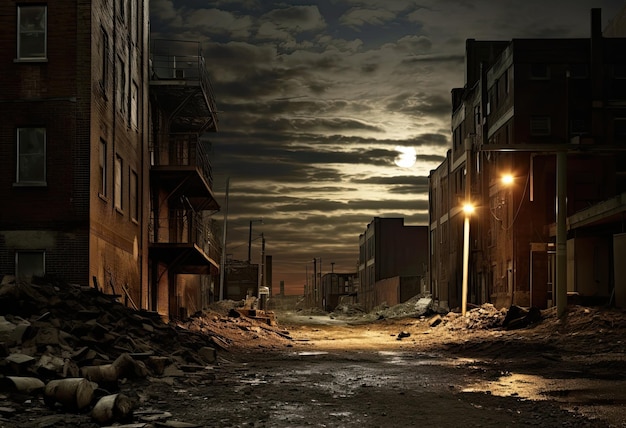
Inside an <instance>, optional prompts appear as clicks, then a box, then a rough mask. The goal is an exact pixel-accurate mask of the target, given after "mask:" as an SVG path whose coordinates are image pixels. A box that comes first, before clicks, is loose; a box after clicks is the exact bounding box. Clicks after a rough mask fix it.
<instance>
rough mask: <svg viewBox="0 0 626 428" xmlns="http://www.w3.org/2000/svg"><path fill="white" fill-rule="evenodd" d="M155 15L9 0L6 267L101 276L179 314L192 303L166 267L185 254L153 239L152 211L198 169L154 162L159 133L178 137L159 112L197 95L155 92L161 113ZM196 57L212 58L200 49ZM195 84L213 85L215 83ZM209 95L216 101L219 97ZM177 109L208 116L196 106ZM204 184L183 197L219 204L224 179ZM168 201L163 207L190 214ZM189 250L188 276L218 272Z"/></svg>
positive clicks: (128, 297)
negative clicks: (152, 27) (217, 192)
mask: <svg viewBox="0 0 626 428" xmlns="http://www.w3.org/2000/svg"><path fill="white" fill-rule="evenodd" d="M148 14H149V11H148V3H147V2H145V1H143V0H133V1H123V2H122V1H103V0H93V1H83V0H58V1H54V2H41V1H37V2H35V1H28V0H27V1H20V2H16V1H12V0H10V1H6V2H2V4H1V5H0V24H1V29H0V33H1V34H2V37H0V68H1V69H2V70H3V73H2V74H3V79H2V81H1V82H0V85H2V88H1V90H0V113H1V114H2V117H3V120H2V121H1V122H0V163H1V164H0V198H1V199H2V201H3V203H4V208H3V209H2V215H0V273H1V274H15V275H16V276H17V277H18V278H19V279H28V278H30V277H31V276H33V275H44V274H45V275H52V276H56V277H59V278H61V279H63V280H67V281H70V282H73V283H79V284H84V285H87V284H98V286H99V287H101V288H102V290H103V291H104V292H106V293H115V294H118V295H120V296H121V298H122V299H123V300H124V301H125V302H126V303H127V304H128V305H131V306H135V307H138V308H145V309H151V310H157V309H158V310H159V311H160V312H161V313H163V314H164V315H170V314H176V313H178V306H179V304H180V302H176V303H172V302H173V301H174V300H175V297H176V296H178V295H180V294H181V293H180V290H178V289H177V287H178V286H177V284H176V280H177V278H176V277H174V279H172V276H171V275H169V274H168V275H166V274H165V273H164V272H168V273H169V272H172V271H173V270H171V269H170V270H168V268H169V267H170V266H169V265H168V264H167V263H168V262H171V260H169V259H168V257H170V256H171V255H172V254H174V253H172V252H170V253H168V254H166V255H163V252H164V251H167V250H164V251H161V248H157V247H158V246H157V245H155V244H156V243H157V242H161V241H158V240H155V239H154V236H153V235H152V234H153V233H156V232H155V225H156V223H154V222H152V223H151V217H152V214H153V213H154V212H155V211H154V210H151V209H149V207H150V206H151V203H152V202H153V201H154V200H155V199H156V198H157V196H156V195H162V194H163V192H165V191H167V189H168V187H167V186H172V187H173V186H175V184H172V183H173V182H174V181H175V180H177V179H178V180H181V181H183V180H184V179H183V178H181V177H180V174H181V173H180V171H178V172H176V171H174V172H171V174H172V175H174V176H175V177H174V178H171V176H168V175H167V174H168V173H167V172H165V171H162V170H158V171H157V169H158V168H153V170H152V171H151V165H159V166H161V165H163V163H162V162H156V164H155V162H154V160H155V159H156V158H155V156H154V155H155V153H157V152H155V151H154V150H149V147H151V145H150V143H151V142H154V141H155V140H158V141H159V144H158V147H160V148H162V147H165V146H166V145H167V144H168V143H169V141H171V138H170V137H169V129H168V128H167V127H166V126H164V125H162V124H161V123H159V121H158V120H157V119H156V118H160V117H163V115H164V114H167V110H166V109H167V108H171V106H170V105H169V104H168V102H170V103H175V102H176V100H177V98H176V97H177V96H178V97H179V98H178V99H180V98H181V97H183V96H185V95H186V94H185V95H183V94H182V91H183V90H182V89H180V88H178V91H179V93H178V94H177V95H174V96H172V98H168V96H169V94H165V93H164V92H165V90H164V91H162V93H161V94H159V98H158V102H155V99H154V97H152V111H151V108H150V106H151V98H150V96H149V94H150V82H151V78H153V77H154V74H153V73H151V72H150V71H151V69H152V67H151V66H150V62H149V61H150V55H149V54H150V49H149V46H148V40H149V37H148V28H149V26H148V24H149V17H148ZM194 55H195V57H200V55H199V54H198V52H197V51H196V52H195V54H194ZM199 61H201V60H197V61H196V64H199ZM202 66H204V64H203V63H202ZM205 71H206V70H205ZM197 75H198V73H196V76H197ZM176 77H177V79H173V80H174V83H177V82H178V86H182V84H180V80H181V78H182V76H176ZM188 80H189V81H190V84H189V85H188V86H193V87H195V88H196V90H199V91H200V92H201V93H203V94H204V95H206V91H207V90H208V89H207V88H208V87H209V86H208V85H207V84H206V82H203V84H200V83H198V81H199V79H198V78H197V77H194V76H191V78H189V79H188ZM198 88H200V89H198ZM170 89H171V88H170ZM202 91H204V92H202ZM174 92H175V90H172V91H170V93H174ZM204 98H205V105H206V104H207V101H206V99H211V100H212V98H211V97H210V96H206V97H204ZM194 107H195V104H194ZM206 109H207V108H206V107H205V110H206ZM212 111H214V109H213V110H212ZM177 114H178V116H177V117H178V118H180V117H182V116H186V117H185V118H186V119H187V118H189V117H191V116H193V115H194V114H200V115H201V118H200V119H206V116H207V114H206V113H205V112H204V111H202V110H200V113H198V110H191V111H190V110H188V109H185V108H182V109H181V110H179V111H178V112H177ZM174 119H176V118H174ZM213 119H214V118H213V117H211V121H208V120H205V121H204V125H203V126H201V127H199V126H196V124H195V122H194V123H193V124H190V125H189V128H186V129H180V132H182V133H185V132H191V131H193V132H194V133H195V135H196V136H197V135H199V134H201V133H202V132H204V131H206V130H214V129H215V121H214V120H213ZM170 123H172V122H170ZM181 128H182V127H181ZM190 129H191V131H190ZM177 131H178V129H177ZM157 134H158V138H156V137H157ZM163 135H166V137H163ZM189 140H192V139H191V138H188V139H187V141H189ZM182 145H183V146H184V144H182ZM152 147H156V145H153V146H152ZM177 150H178V152H179V153H181V152H183V151H184V150H186V148H180V149H179V148H178V147H177ZM189 151H191V150H189ZM171 152H173V150H172V151H171ZM194 153H197V151H196V152H194ZM158 154H160V153H158ZM193 159H194V161H195V159H196V158H193ZM185 168H186V169H188V170H189V169H194V171H195V174H196V176H197V175H200V174H199V173H198V172H197V170H198V169H197V168H196V165H195V164H194V165H192V167H190V166H189V164H188V165H185V166H184V167H182V166H181V167H180V169H185ZM171 169H173V170H176V168H171ZM177 173H178V174H179V175H178V176H176V174H177ZM189 175H191V176H192V177H191V178H190V179H189V180H185V182H186V183H192V184H195V183H196V181H197V177H196V176H194V173H193V172H190V173H189ZM153 178H156V179H157V180H153V181H154V187H152V191H151V180H152V179H153ZM170 179H171V180H170ZM202 185H204V188H203V189H202V190H198V193H202V194H201V195H200V196H199V199H197V198H196V197H197V196H198V195H197V194H196V193H193V192H190V191H189V192H187V191H186V190H187V189H185V193H184V194H182V193H176V192H170V193H171V194H170V196H175V197H178V198H179V200H180V201H184V202H185V203H187V202H189V203H191V205H192V206H193V207H194V208H195V211H196V212H201V211H202V209H201V208H204V209H209V210H213V209H218V207H217V204H216V203H214V198H213V196H212V194H211V193H210V191H208V190H207V189H206V188H207V187H209V186H210V182H208V183H207V182H206V181H205V182H203V183H202ZM172 187H170V188H169V189H170V190H171V189H172ZM183 187H184V186H180V188H181V189H182V188H183ZM200 187H201V186H200ZM164 189H165V190H164ZM194 190H195V189H194ZM183 196H184V197H183ZM166 199H167V198H165V197H162V198H161V199H160V201H159V207H167V209H168V212H176V208H178V207H177V206H174V205H168V203H167V202H163V201H165V200H166ZM207 200H210V202H207ZM181 203H182V202H181ZM159 215H160V212H159ZM175 219H176V216H175V215H174V217H172V218H171V222H170V224H174V223H175ZM186 220H187V219H183V220H181V221H180V222H179V223H178V224H179V225H181V224H182V222H183V221H186ZM161 225H162V224H161ZM185 227H186V226H185ZM181 228H182V229H184V227H182V226H181ZM179 229H180V228H179ZM182 234H183V232H181V234H180V235H182ZM161 236H162V235H161ZM174 242H176V241H174ZM185 246H187V247H188V246H189V245H187V244H185V245H179V247H185ZM180 251H181V252H182V251H183V249H182V248H180ZM176 260H177V261H178V262H179V264H178V265H177V267H176V273H177V274H178V273H179V274H186V273H194V274H196V273H205V272H207V271H208V270H209V269H197V266H198V262H196V263H194V262H193V261H190V259H188V258H187V259H186V258H185V257H184V256H180V257H178V258H177V259H176ZM182 260H187V261H190V262H189V263H188V264H184V265H183V264H181V263H180V262H181V261H182ZM202 262H204V265H203V267H206V264H211V263H210V262H208V261H206V260H202ZM164 266H165V267H164ZM213 272H214V271H213ZM164 282H165V285H163V284H164Z"/></svg>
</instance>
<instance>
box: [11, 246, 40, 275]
mask: <svg viewBox="0 0 626 428" xmlns="http://www.w3.org/2000/svg"><path fill="white" fill-rule="evenodd" d="M45 266H46V253H45V252H44V251H17V252H16V253H15V277H16V278H18V279H19V280H24V281H30V280H31V279H32V278H33V276H44V275H45V273H46V269H45Z"/></svg>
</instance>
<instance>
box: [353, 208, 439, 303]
mask: <svg viewBox="0 0 626 428" xmlns="http://www.w3.org/2000/svg"><path fill="white" fill-rule="evenodd" d="M427 266H428V226H405V225H404V219H403V218H381V217H375V218H374V219H373V220H372V222H371V223H370V224H368V226H367V229H366V231H365V232H364V233H362V234H361V235H360V236H359V283H360V285H359V303H360V304H362V305H363V307H364V308H365V309H366V310H371V309H372V308H374V307H375V306H378V305H381V304H383V303H386V304H387V305H390V306H391V305H395V304H398V303H402V302H405V301H406V300H408V299H410V298H411V297H413V296H415V295H417V294H419V293H420V292H421V291H422V289H421V284H422V281H423V280H424V279H425V278H426V276H427Z"/></svg>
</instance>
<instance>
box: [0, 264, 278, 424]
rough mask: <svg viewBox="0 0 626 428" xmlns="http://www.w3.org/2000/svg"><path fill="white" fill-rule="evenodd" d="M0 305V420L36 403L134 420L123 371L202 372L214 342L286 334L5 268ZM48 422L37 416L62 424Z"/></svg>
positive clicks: (129, 374)
mask: <svg viewBox="0 0 626 428" xmlns="http://www.w3.org/2000/svg"><path fill="white" fill-rule="evenodd" d="M0 314H1V315H0V425H1V426H5V425H4V424H3V423H4V422H8V421H10V418H11V417H12V416H14V415H15V414H16V413H20V412H22V411H25V410H26V411H29V409H28V406H29V405H30V406H36V403H41V404H42V405H43V404H45V405H46V406H47V408H49V409H51V410H54V411H58V410H59V409H60V410H62V411H67V412H69V413H68V414H70V415H71V414H74V416H76V417H78V416H84V415H85V414H86V413H87V412H89V416H91V419H89V418H87V420H91V421H92V422H93V423H95V425H94V426H99V425H104V424H110V423H118V422H125V421H132V420H133V409H134V408H135V407H137V404H138V403H137V401H141V400H139V399H138V397H128V396H126V395H124V394H123V393H121V392H120V386H121V385H125V384H127V382H129V381H130V380H133V379H135V380H136V382H138V383H141V382H151V381H150V379H157V378H166V377H169V378H171V377H172V376H184V375H186V374H188V373H190V372H191V373H199V374H201V373H202V372H203V371H207V370H209V369H210V368H211V365H213V364H216V361H217V351H216V349H224V348H229V347H230V346H231V345H232V344H233V343H236V342H237V341H238V340H241V341H248V342H249V341H250V340H252V339H254V337H260V336H262V335H263V334H264V333H266V334H268V335H269V334H274V335H276V336H277V337H280V338H281V339H282V340H284V341H287V340H288V336H287V334H284V333H283V334H282V335H279V334H278V333H273V332H270V331H268V330H269V326H268V327H267V328H266V327H265V326H258V325H254V323H253V322H252V321H251V320H246V319H244V317H239V318H236V319H233V318H230V317H227V316H224V315H222V314H221V313H218V312H212V313H209V314H197V315H196V316H195V317H193V318H192V319H190V320H186V321H181V322H178V323H169V324H168V323H165V322H164V321H163V320H162V318H161V316H160V315H159V314H157V313H153V312H148V311H143V310H139V311H137V310H133V309H130V308H128V307H126V306H124V305H122V304H121V303H119V302H118V301H117V300H116V296H111V295H105V294H103V293H101V292H100V291H98V290H96V289H95V288H91V287H85V286H79V285H73V284H67V283H62V282H55V281H51V280H46V281H43V280H39V281H38V282H33V283H23V282H19V283H16V282H15V280H14V278H13V277H10V276H5V277H4V278H3V280H2V283H1V284H0ZM223 333H226V336H223ZM143 404H145V403H143ZM23 406H25V407H23ZM40 407H41V406H40ZM31 410H32V409H31ZM42 412H43V411H42V410H41V409H39V413H38V414H39V415H41V414H42ZM77 412H78V415H76V413H77ZM170 416H171V415H170ZM70 419H71V418H70ZM65 421H66V423H67V418H66V419H65ZM51 423H52V425H46V422H42V421H39V422H38V424H39V425H40V426H65V425H63V424H60V422H59V420H58V418H57V419H55V418H53V419H52V422H51ZM73 423H77V422H76V421H74V422H73ZM80 423H81V424H83V423H85V421H84V419H82V420H81V421H80ZM42 424H43V425H42ZM7 426H10V425H7ZM68 426H74V425H72V423H70V425H68ZM81 426H83V425H81ZM84 426H88V425H84Z"/></svg>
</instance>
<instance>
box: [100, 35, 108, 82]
mask: <svg viewBox="0 0 626 428" xmlns="http://www.w3.org/2000/svg"><path fill="white" fill-rule="evenodd" d="M101 43H102V45H101V46H100V62H101V64H100V67H101V74H100V86H102V87H103V88H104V89H106V88H107V83H108V75H109V34H108V33H107V32H106V31H105V29H104V28H103V29H102V42H101Z"/></svg>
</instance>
